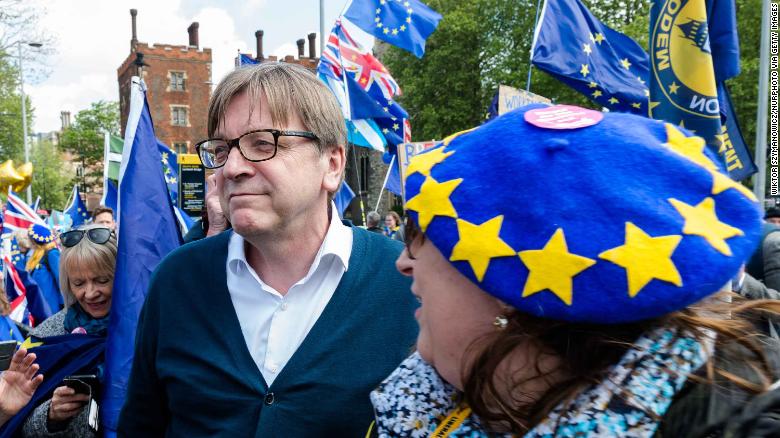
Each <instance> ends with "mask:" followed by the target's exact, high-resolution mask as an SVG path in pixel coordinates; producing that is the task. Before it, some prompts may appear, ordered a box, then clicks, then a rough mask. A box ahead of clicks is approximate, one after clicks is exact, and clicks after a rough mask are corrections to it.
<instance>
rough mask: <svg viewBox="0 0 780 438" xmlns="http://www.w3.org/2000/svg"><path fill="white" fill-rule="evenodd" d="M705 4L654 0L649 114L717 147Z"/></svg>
mask: <svg viewBox="0 0 780 438" xmlns="http://www.w3.org/2000/svg"><path fill="white" fill-rule="evenodd" d="M709 33H710V31H709V27H708V21H707V5H706V3H705V0H680V1H669V0H655V1H654V2H653V7H652V9H651V10H650V45H651V47H650V63H651V67H652V75H651V81H650V96H651V102H652V108H651V109H650V115H651V116H652V117H653V118H656V119H663V120H666V121H668V122H671V123H674V124H677V125H680V126H682V127H685V128H687V129H688V130H690V131H692V132H694V133H695V134H696V135H698V136H701V137H703V138H704V139H705V140H706V141H707V143H708V145H710V147H713V148H714V149H717V148H718V145H717V143H718V142H717V140H716V137H715V136H716V135H720V134H721V111H720V103H719V102H718V85H717V82H716V81H715V70H714V67H713V56H712V55H713V53H712V49H711V46H710V36H709Z"/></svg>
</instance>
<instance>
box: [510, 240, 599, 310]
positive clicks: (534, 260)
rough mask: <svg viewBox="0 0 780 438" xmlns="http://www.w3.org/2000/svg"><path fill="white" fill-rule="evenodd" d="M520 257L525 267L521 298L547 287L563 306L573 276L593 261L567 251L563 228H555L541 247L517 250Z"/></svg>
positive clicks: (569, 295) (568, 300)
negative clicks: (526, 275)
mask: <svg viewBox="0 0 780 438" xmlns="http://www.w3.org/2000/svg"><path fill="white" fill-rule="evenodd" d="M518 256H519V257H520V260H522V261H523V264H524V265H525V266H526V268H528V278H527V279H526V282H525V286H524V287H523V297H524V298H525V297H529V296H531V295H534V294H536V293H538V292H541V291H543V290H549V291H550V292H552V293H553V294H555V296H557V297H558V298H560V300H561V301H563V302H564V303H566V305H569V306H571V303H572V300H573V290H572V289H573V280H572V279H573V278H574V276H576V275H577V274H579V273H580V272H582V271H584V270H585V269H587V268H589V267H591V266H593V265H594V264H595V263H596V261H595V260H592V259H589V258H587V257H583V256H579V255H576V254H572V253H570V252H569V248H568V246H567V245H566V237H565V236H564V233H563V228H558V229H557V230H556V231H555V233H554V234H553V235H552V237H551V238H550V240H549V241H548V242H547V244H546V245H544V248H542V249H535V250H527V251H520V252H519V253H518Z"/></svg>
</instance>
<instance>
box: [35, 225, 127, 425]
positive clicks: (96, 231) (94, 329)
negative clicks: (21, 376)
mask: <svg viewBox="0 0 780 438" xmlns="http://www.w3.org/2000/svg"><path fill="white" fill-rule="evenodd" d="M60 242H61V243H62V246H63V251H62V258H61V260H60V266H59V267H60V272H61V276H60V286H61V288H62V294H63V297H64V302H65V308H64V309H63V310H61V311H60V312H58V313H56V314H54V315H52V316H51V317H50V318H48V319H47V320H46V321H44V322H43V323H42V324H41V325H39V326H37V327H35V328H34V329H33V330H32V332H31V334H32V335H34V336H37V337H39V338H45V337H47V336H58V335H64V334H67V333H85V334H90V335H96V336H103V337H105V336H106V334H107V331H108V321H109V312H110V310H111V297H112V291H113V285H114V269H115V267H116V253H117V238H116V235H115V234H114V232H113V231H111V230H110V229H108V228H105V227H103V226H100V225H86V226H83V227H80V228H78V229H75V230H71V231H68V232H65V233H63V234H62V235H60ZM83 371H84V373H85V374H97V375H98V376H99V375H100V371H99V370H83ZM99 377H100V376H99ZM88 399H89V397H88V396H87V395H84V394H77V393H75V391H74V390H73V389H72V388H69V387H67V386H64V385H63V386H59V387H57V388H56V389H55V390H54V394H53V395H52V397H51V399H49V400H47V401H45V402H44V403H42V404H41V405H40V406H38V407H37V408H36V409H35V410H34V411H33V413H32V414H30V416H29V417H28V418H27V421H26V422H25V424H24V427H23V433H24V436H28V437H48V436H68V437H91V436H94V435H95V432H94V431H93V430H92V429H90V428H89V426H88V422H87V419H86V416H87V415H88V412H87V411H88V409H85V408H84V404H85V403H86V401H87V400H88Z"/></svg>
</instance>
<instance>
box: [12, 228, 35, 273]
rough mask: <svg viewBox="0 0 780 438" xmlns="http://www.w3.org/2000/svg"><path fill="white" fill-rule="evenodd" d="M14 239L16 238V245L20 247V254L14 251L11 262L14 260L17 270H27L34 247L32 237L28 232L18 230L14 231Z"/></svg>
mask: <svg viewBox="0 0 780 438" xmlns="http://www.w3.org/2000/svg"><path fill="white" fill-rule="evenodd" d="M14 237H15V238H16V245H17V246H18V249H17V250H16V251H18V253H15V252H14V251H13V250H12V251H11V260H13V262H14V266H16V269H25V266H26V264H27V257H28V256H29V252H30V247H32V244H31V243H30V236H28V235H27V231H23V230H16V231H14Z"/></svg>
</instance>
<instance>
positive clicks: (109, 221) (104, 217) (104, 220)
mask: <svg viewBox="0 0 780 438" xmlns="http://www.w3.org/2000/svg"><path fill="white" fill-rule="evenodd" d="M92 223H93V224H97V225H101V226H104V227H106V228H108V229H110V230H112V231H115V230H116V222H115V221H114V209H112V208H111V207H106V206H105V205H100V206H98V207H97V208H96V209H95V211H93V212H92Z"/></svg>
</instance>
